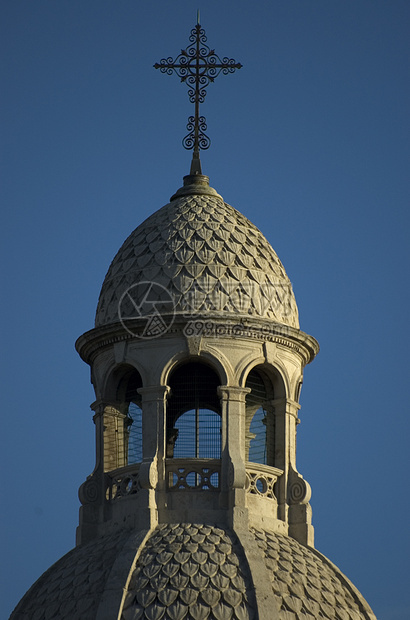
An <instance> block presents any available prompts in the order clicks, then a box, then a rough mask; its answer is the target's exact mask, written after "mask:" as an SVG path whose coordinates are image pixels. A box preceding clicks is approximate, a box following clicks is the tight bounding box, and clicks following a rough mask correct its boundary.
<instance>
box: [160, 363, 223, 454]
mask: <svg viewBox="0 0 410 620" xmlns="http://www.w3.org/2000/svg"><path fill="white" fill-rule="evenodd" d="M220 383H221V382H220V379H219V377H218V375H217V374H216V372H215V371H214V370H212V368H210V367H209V366H207V365H205V364H202V363H199V362H189V363H187V364H183V365H181V366H178V368H176V369H175V370H174V372H173V373H172V374H171V376H170V379H169V382H168V384H169V386H170V388H171V396H170V398H169V399H168V403H167V422H166V428H167V433H166V457H167V458H200V459H201V458H202V459H219V458H220V457H221V405H220V400H219V397H218V392H217V388H218V386H219V385H220Z"/></svg>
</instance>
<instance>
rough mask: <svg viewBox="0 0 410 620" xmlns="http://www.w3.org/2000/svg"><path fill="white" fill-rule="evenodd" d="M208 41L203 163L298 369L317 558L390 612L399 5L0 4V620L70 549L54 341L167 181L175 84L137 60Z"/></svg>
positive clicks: (89, 397) (396, 556)
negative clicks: (305, 346)
mask: <svg viewBox="0 0 410 620" xmlns="http://www.w3.org/2000/svg"><path fill="white" fill-rule="evenodd" d="M197 8H199V9H200V10H201V23H202V25H203V26H204V28H205V29H206V32H207V35H208V43H209V45H210V46H211V47H215V49H216V51H217V53H219V55H220V56H225V55H227V56H230V57H233V58H235V59H236V60H237V61H239V62H241V63H242V64H243V69H241V70H240V71H237V72H236V73H235V74H234V75H229V76H221V77H220V78H219V79H218V80H217V81H216V82H215V84H211V85H210V87H209V88H208V95H207V98H206V102H205V105H204V106H203V108H202V112H203V114H204V115H205V116H206V118H207V123H208V134H209V136H210V137H211V140H212V145H211V148H210V150H209V151H207V152H205V153H204V154H203V156H202V162H203V171H204V173H205V174H207V175H209V176H210V179H211V185H212V186H213V187H215V188H216V189H217V190H218V192H219V193H220V194H222V196H223V197H224V198H225V200H226V201H227V202H228V203H230V204H232V205H233V206H234V207H236V208H237V209H238V210H239V211H241V212H242V213H243V214H244V215H246V216H247V217H249V218H250V219H251V220H252V221H253V222H254V223H255V224H256V225H257V226H258V227H259V228H260V229H261V230H262V231H263V232H264V234H265V236H266V237H267V238H268V240H269V241H270V242H271V243H272V245H273V247H274V248H275V250H276V251H277V253H278V255H279V257H280V258H281V260H282V262H283V263H284V265H285V268H286V270H287V273H288V275H289V277H290V279H291V280H292V282H293V287H294V291H295V295H296V299H297V302H298V306H299V311H300V317H301V327H302V329H303V330H304V331H306V332H308V333H309V334H312V335H313V336H315V338H317V339H318V341H319V343H320V345H321V352H320V354H319V355H318V357H317V359H316V360H315V361H314V363H313V364H312V365H311V366H309V367H308V368H307V369H306V372H305V381H304V386H303V390H302V396H301V404H302V410H301V414H300V415H301V419H302V424H301V425H300V426H299V429H298V468H299V470H300V472H301V473H302V474H303V476H304V477H305V478H306V479H307V480H308V481H309V482H310V484H311V486H312V491H313V496H312V506H313V522H314V525H315V529H316V547H317V548H318V549H319V550H320V551H321V552H323V553H324V554H325V555H327V556H328V557H329V558H330V559H331V560H332V561H333V562H334V563H336V564H337V565H338V566H339V567H340V568H341V569H342V570H343V571H344V572H345V573H346V574H347V576H348V577H349V578H350V579H351V580H352V581H353V583H354V584H355V585H356V586H357V587H358V588H359V589H360V590H361V592H362V593H363V594H364V596H365V597H366V598H367V599H368V601H369V603H370V604H371V606H372V607H373V609H374V611H375V613H376V615H377V616H378V617H379V618H380V619H383V620H405V619H407V618H409V617H410V606H409V602H408V594H407V592H408V558H409V553H410V548H409V547H410V545H409V542H410V541H409V525H408V515H409V511H410V502H409V492H408V489H409V482H408V465H409V415H408V410H409V405H408V401H407V397H408V388H407V386H408V376H409V362H408V347H409V337H408V328H407V322H408V321H407V317H408V306H409V285H408V275H409V195H410V192H409V163H410V162H409V143H410V142H409V114H408V111H409V108H410V105H409V104H410V101H409V99H410V88H409V64H410V63H409V52H410V38H409V36H408V33H409V25H410V24H409V22H410V4H409V3H408V0H402V1H400V0H384V1H381V0H371V1H370V0H331V1H329V0H286V1H285V0H270V1H269V2H268V1H261V0H254V1H253V2H246V1H245V0H236V1H235V2H233V1H221V0H207V1H205V0H197V2H196V3H193V2H191V1H189V0H175V1H174V2H169V1H165V0H162V1H157V2H143V1H142V0H116V1H113V0H112V1H108V0H69V1H68V0H54V1H53V0H36V1H35V2H33V1H29V0H3V1H2V2H1V3H0V12H1V14H0V23H1V25H0V28H1V32H0V35H1V36H0V41H1V42H0V45H1V48H2V49H1V52H2V53H1V81H2V86H3V88H2V90H3V92H2V95H1V119H2V120H1V131H2V140H1V142H2V146H1V158H2V163H1V165H2V175H1V177H2V181H1V196H2V200H1V204H2V210H3V217H2V223H3V225H2V227H1V235H2V239H1V251H2V254H3V256H2V265H3V269H2V292H3V301H2V305H1V313H2V331H3V334H2V343H3V344H2V409H3V414H2V436H3V441H2V450H1V459H2V483H3V493H2V504H1V522H2V527H1V530H0V531H1V544H2V547H1V557H2V558H3V563H4V567H5V575H6V577H7V578H5V577H3V580H2V586H1V588H2V589H3V590H4V591H3V592H1V595H0V616H1V617H7V616H8V614H9V613H10V612H11V610H12V608H13V607H14V605H15V604H16V603H17V602H18V600H19V598H20V597H21V596H22V595H23V593H24V592H25V591H26V589H27V588H28V587H29V586H30V585H31V584H32V583H33V582H34V580H35V579H37V577H39V576H40V574H41V573H42V572H43V571H44V570H45V569H46V568H48V567H49V566H50V565H51V564H52V563H53V562H54V561H56V560H57V559H58V558H59V557H61V555H62V554H63V553H65V552H66V551H68V550H69V549H70V548H71V547H72V546H73V544H74V536H75V528H76V525H77V522H78V500H77V489H78V487H79V485H80V484H81V483H82V481H83V480H84V479H85V477H86V476H87V475H88V474H89V473H90V472H91V471H92V469H93V465H94V435H93V433H94V427H93V423H92V414H91V411H90V409H89V404H90V403H91V402H92V401H93V399H94V398H93V393H92V389H91V385H90V382H89V372H88V369H87V367H86V366H85V365H84V364H83V362H82V361H81V360H80V358H79V357H78V355H77V354H76V352H75V350H74V341H75V340H76V338H77V337H78V336H79V335H80V334H81V333H83V332H84V331H86V330H88V329H90V328H92V326H93V321H94V313H95V308H96V304H97V300H98V294H99V290H100V287H101V284H102V281H103V279H104V275H105V273H106V271H107V269H108V266H109V264H110V262H111V260H112V258H113V257H114V255H115V253H116V251H117V250H118V248H119V247H120V245H121V244H122V242H123V241H124V239H125V238H126V237H127V236H128V234H129V233H130V232H131V231H132V230H133V229H134V228H135V227H136V226H137V225H138V224H139V223H141V222H142V221H143V220H144V219H145V218H146V217H147V216H148V215H149V214H151V213H152V212H153V211H155V210H156V209H158V208H159V207H161V206H162V205H164V204H166V203H167V202H168V199H169V197H170V196H171V195H172V194H173V193H174V192H175V190H176V189H178V187H180V185H181V182H182V176H183V175H184V174H187V173H188V171H189V161H190V154H189V153H188V152H187V151H185V150H184V149H183V148H182V146H181V140H182V138H183V136H184V135H185V133H186V131H185V124H186V120H187V117H188V116H189V115H190V114H192V106H191V105H190V104H189V101H188V95H187V92H186V87H184V86H183V85H181V84H180V83H179V81H178V79H177V78H176V77H175V76H174V77H169V76H165V75H161V74H160V73H159V72H158V71H155V70H154V69H153V64H154V62H156V61H159V60H160V59H161V58H162V57H164V56H175V55H177V54H178V52H179V51H180V49H181V48H184V47H186V45H187V43H188V37H189V32H190V29H191V28H192V27H193V26H194V24H195V21H196V10H197Z"/></svg>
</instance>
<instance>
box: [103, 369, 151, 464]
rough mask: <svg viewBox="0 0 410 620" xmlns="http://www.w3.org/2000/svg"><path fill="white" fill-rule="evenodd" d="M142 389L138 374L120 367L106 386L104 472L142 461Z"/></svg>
mask: <svg viewBox="0 0 410 620" xmlns="http://www.w3.org/2000/svg"><path fill="white" fill-rule="evenodd" d="M140 387H142V379H141V376H140V374H139V372H138V371H137V370H136V369H135V368H134V367H132V366H128V365H121V366H119V367H117V368H116V369H115V370H114V372H113V373H112V375H111V377H110V379H109V382H108V384H107V389H106V394H107V402H108V405H107V407H106V408H105V414H104V469H105V471H110V470H112V469H116V468H118V467H125V466H126V465H132V464H134V463H140V462H141V461H142V408H141V395H140V394H139V393H138V389H139V388H140Z"/></svg>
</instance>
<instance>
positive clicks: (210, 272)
mask: <svg viewBox="0 0 410 620" xmlns="http://www.w3.org/2000/svg"><path fill="white" fill-rule="evenodd" d="M184 183H185V185H184V187H182V188H181V189H180V190H178V192H177V193H176V194H175V195H174V196H173V197H172V198H171V202H170V203H169V204H167V205H165V206H164V207H162V208H161V209H159V210H158V211H157V212H156V213H154V214H153V215H151V216H150V217H149V218H148V219H146V220H145V222H143V223H142V224H140V226H138V227H137V228H136V229H135V230H134V232H132V233H131V235H130V236H129V237H128V239H127V240H126V241H125V242H124V244H123V245H122V247H121V248H120V250H119V252H118V253H117V255H116V256H115V258H114V260H113V261H112V263H111V266H110V268H109V270H108V273H107V275H106V277H105V280H104V283H103V286H102V289H101V294H100V298H99V302H98V307H97V313H96V319H95V325H96V327H100V326H103V325H108V324H110V323H115V322H117V321H119V320H120V318H119V306H120V303H121V300H122V299H123V296H124V295H125V294H126V292H127V291H128V290H130V288H132V287H133V286H135V285H136V284H138V283H141V282H155V283H157V284H159V285H160V286H161V287H163V288H164V289H166V290H167V291H168V293H169V295H170V297H171V298H172V303H173V313H174V314H175V315H178V314H182V315H184V316H187V315H188V316H192V315H194V316H195V315H196V316H197V315H200V314H204V313H206V314H207V315H210V314H212V315H213V316H215V315H218V314H220V315H223V316H226V314H227V313H231V314H233V315H235V317H236V318H239V317H248V318H249V317H253V318H256V317H257V318H265V319H271V320H273V321H275V322H277V323H282V324H285V325H288V326H291V327H295V328H299V320H298V310H297V306H296V301H295V298H294V295H293V291H292V286H291V283H290V280H289V278H288V276H287V275H286V272H285V269H284V267H283V265H282V263H281V261H280V260H279V258H278V256H277V254H276V253H275V251H274V250H273V248H272V246H271V245H270V243H269V242H268V241H267V240H266V238H265V237H264V235H263V234H262V233H261V232H260V231H259V229H258V228H256V226H254V225H253V224H252V223H251V222H250V221H249V220H248V219H247V218H246V217H245V216H243V215H242V214H241V213H239V212H238V211H237V210H236V209H234V208H233V207H231V206H229V205H228V204H226V203H225V202H224V201H223V199H222V198H221V196H219V194H217V192H216V191H215V190H214V189H212V188H210V187H209V184H208V177H206V176H203V175H195V176H194V175H193V176H188V177H185V178H184Z"/></svg>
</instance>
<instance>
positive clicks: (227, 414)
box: [218, 386, 250, 529]
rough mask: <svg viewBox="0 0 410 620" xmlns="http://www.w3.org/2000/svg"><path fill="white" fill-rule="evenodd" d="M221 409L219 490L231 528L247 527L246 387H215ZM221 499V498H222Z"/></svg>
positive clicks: (247, 391)
mask: <svg viewBox="0 0 410 620" xmlns="http://www.w3.org/2000/svg"><path fill="white" fill-rule="evenodd" d="M218 391H219V396H220V397H221V410H222V455H221V456H222V463H221V490H222V498H226V499H225V501H226V500H227V501H226V506H225V507H227V508H228V510H229V513H230V514H229V517H228V522H229V523H230V525H231V527H238V528H242V529H243V528H246V527H247V526H248V510H247V508H246V490H245V484H246V468H245V397H246V394H248V393H249V392H250V389H249V388H238V387H229V386H221V387H219V388H218ZM222 501H223V500H222Z"/></svg>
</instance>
